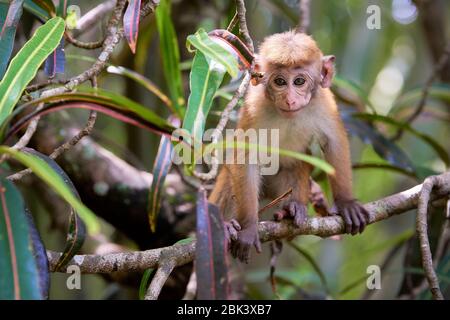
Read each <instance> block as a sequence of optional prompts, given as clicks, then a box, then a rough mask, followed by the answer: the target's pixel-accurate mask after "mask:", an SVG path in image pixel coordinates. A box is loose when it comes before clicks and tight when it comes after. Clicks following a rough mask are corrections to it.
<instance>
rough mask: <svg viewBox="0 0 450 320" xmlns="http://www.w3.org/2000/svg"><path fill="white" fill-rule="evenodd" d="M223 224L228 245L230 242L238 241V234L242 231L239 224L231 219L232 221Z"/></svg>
mask: <svg viewBox="0 0 450 320" xmlns="http://www.w3.org/2000/svg"><path fill="white" fill-rule="evenodd" d="M223 224H224V229H225V230H224V231H225V239H226V241H227V244H229V243H230V240H233V241H236V240H237V239H238V232H239V231H241V225H240V224H239V222H237V220H235V219H231V220H230V221H225V222H224V223H223Z"/></svg>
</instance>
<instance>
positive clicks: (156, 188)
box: [148, 136, 173, 232]
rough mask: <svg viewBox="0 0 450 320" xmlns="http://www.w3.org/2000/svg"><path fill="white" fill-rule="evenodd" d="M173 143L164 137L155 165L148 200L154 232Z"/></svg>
mask: <svg viewBox="0 0 450 320" xmlns="http://www.w3.org/2000/svg"><path fill="white" fill-rule="evenodd" d="M172 150H173V147H172V142H171V141H170V138H169V137H166V136H162V137H161V141H160V142H159V147H158V153H157V154H156V158H155V163H154V164H153V180H152V185H151V187H150V192H149V199H148V219H149V223H150V229H151V231H152V232H155V230H156V220H157V217H158V213H159V209H160V207H161V193H162V189H163V186H164V181H165V180H166V176H167V174H168V173H169V171H170V168H171V166H172V157H171V155H172Z"/></svg>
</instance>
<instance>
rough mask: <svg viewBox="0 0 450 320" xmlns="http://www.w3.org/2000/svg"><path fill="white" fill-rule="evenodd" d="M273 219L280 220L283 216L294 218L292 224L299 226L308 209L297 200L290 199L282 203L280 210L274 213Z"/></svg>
mask: <svg viewBox="0 0 450 320" xmlns="http://www.w3.org/2000/svg"><path fill="white" fill-rule="evenodd" d="M273 217H274V218H275V221H281V220H283V219H285V218H287V217H288V218H291V219H294V224H295V225H296V226H297V227H300V226H301V225H302V224H303V223H304V222H305V221H306V218H307V217H308V209H307V208H306V206H305V205H304V204H302V203H300V202H298V201H295V200H290V201H289V202H287V203H286V204H284V205H283V207H282V208H281V210H279V211H277V212H275V213H274V215H273Z"/></svg>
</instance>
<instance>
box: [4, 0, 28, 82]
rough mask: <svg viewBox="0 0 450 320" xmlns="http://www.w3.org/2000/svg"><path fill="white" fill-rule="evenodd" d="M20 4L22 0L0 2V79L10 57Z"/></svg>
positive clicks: (20, 12) (19, 13) (20, 10)
mask: <svg viewBox="0 0 450 320" xmlns="http://www.w3.org/2000/svg"><path fill="white" fill-rule="evenodd" d="M22 6H23V0H13V1H11V3H10V4H9V5H8V4H6V3H0V79H1V78H2V77H3V75H4V74H5V70H6V67H7V66H8V62H9V58H10V57H11V52H12V50H13V46H14V38H15V37H16V29H17V25H18V24H19V20H20V17H21V16H22Z"/></svg>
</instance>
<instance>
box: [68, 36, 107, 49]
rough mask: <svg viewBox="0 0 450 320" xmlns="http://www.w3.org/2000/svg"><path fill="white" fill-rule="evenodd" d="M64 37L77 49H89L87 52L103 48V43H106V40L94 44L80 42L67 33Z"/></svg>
mask: <svg viewBox="0 0 450 320" xmlns="http://www.w3.org/2000/svg"><path fill="white" fill-rule="evenodd" d="M64 37H65V39H66V40H67V42H68V43H70V44H73V45H74V46H75V47H78V48H81V49H87V50H93V49H98V48H101V47H102V46H103V42H104V41H105V39H102V40H98V41H93V42H84V41H80V40H78V39H75V38H74V37H72V35H71V34H70V33H68V32H66V33H65V34H64Z"/></svg>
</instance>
